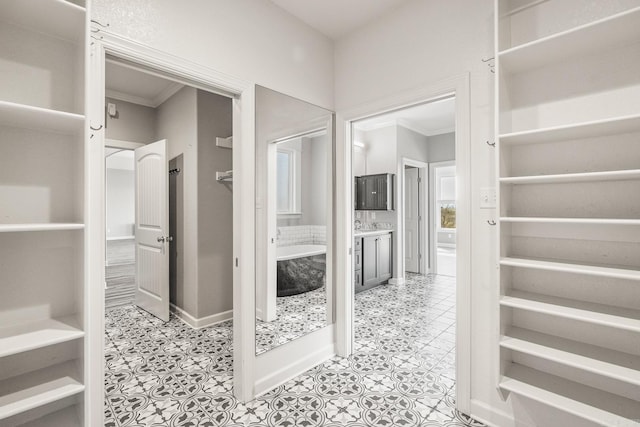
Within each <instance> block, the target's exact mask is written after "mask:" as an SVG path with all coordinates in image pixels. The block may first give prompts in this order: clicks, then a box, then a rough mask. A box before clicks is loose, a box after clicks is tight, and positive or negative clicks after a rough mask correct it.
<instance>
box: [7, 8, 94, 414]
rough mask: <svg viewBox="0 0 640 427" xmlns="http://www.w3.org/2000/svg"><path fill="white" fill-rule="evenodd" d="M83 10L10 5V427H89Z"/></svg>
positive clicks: (8, 106)
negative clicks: (86, 395) (87, 401)
mask: <svg viewBox="0 0 640 427" xmlns="http://www.w3.org/2000/svg"><path fill="white" fill-rule="evenodd" d="M81 4H82V6H78V5H77V4H74V3H70V2H67V1H63V0H55V1H51V0H50V1H29V2H26V1H23V0H5V1H3V2H1V3H0V200H1V201H2V202H1V203H0V272H2V274H1V275H0V425H3V426H5V425H7V426H14V425H22V424H24V425H27V426H69V427H73V426H82V425H84V421H85V405H84V403H85V400H86V399H85V394H86V387H85V386H86V385H87V378H88V377H89V375H88V372H89V369H88V367H87V365H88V364H89V363H88V358H87V357H86V353H85V348H86V347H87V340H88V336H87V334H86V332H87V330H88V326H87V325H88V323H89V322H88V313H87V312H86V310H85V300H86V295H87V293H88V292H89V290H88V287H87V283H86V281H85V254H84V247H85V242H86V240H87V237H86V233H85V221H86V218H85V208H86V207H85V198H86V187H85V167H84V165H85V151H86V141H88V138H86V136H87V135H86V131H87V129H88V123H87V121H86V120H85V110H86V108H85V105H86V102H85V65H86V61H87V58H88V55H87V50H86V48H85V47H86V45H87V38H88V37H87V34H88V31H87V25H88V18H87V11H86V10H85V8H84V7H83V6H84V5H83V3H81ZM25 423H26V424H25Z"/></svg>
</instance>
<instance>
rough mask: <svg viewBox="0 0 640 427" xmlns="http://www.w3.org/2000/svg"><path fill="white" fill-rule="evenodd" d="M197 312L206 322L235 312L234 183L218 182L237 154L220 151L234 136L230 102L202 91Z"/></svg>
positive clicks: (199, 142) (199, 105)
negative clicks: (220, 141)
mask: <svg viewBox="0 0 640 427" xmlns="http://www.w3.org/2000/svg"><path fill="white" fill-rule="evenodd" d="M197 109H198V311H197V317H198V318H200V319H203V318H208V320H205V322H207V323H211V322H216V321H221V320H226V319H231V318H232V310H233V184H232V183H231V182H218V181H216V172H224V171H228V170H230V169H231V167H232V165H231V157H232V154H233V150H232V149H230V148H224V147H218V146H216V137H221V138H226V137H228V136H231V135H232V130H233V129H232V123H233V121H232V113H233V111H232V105H231V99H229V98H227V97H224V96H220V95H216V94H213V93H209V92H204V91H201V90H199V91H198V93H197Z"/></svg>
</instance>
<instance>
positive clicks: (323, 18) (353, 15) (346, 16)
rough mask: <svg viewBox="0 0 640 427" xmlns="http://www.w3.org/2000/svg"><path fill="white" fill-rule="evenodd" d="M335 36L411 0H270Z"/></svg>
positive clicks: (348, 31) (341, 34)
mask: <svg viewBox="0 0 640 427" xmlns="http://www.w3.org/2000/svg"><path fill="white" fill-rule="evenodd" d="M271 1H272V2H273V3H275V4H276V5H277V6H279V7H281V8H282V9H284V10H286V11H287V12H289V13H290V14H292V15H294V16H295V17H297V18H298V19H300V20H301V21H303V22H305V23H306V24H307V25H309V26H311V27H313V28H315V29H316V30H318V31H320V32H321V33H323V34H324V35H326V36H328V37H329V38H331V39H333V40H337V39H339V38H340V37H342V36H344V35H346V34H348V33H350V32H351V31H353V30H355V29H357V28H359V27H361V26H362V25H364V24H366V23H367V22H370V21H372V20H374V19H376V18H378V17H379V16H381V15H383V14H384V13H385V12H389V11H391V10H393V9H395V8H397V7H398V6H400V5H401V4H403V3H406V2H407V1H408V0H271Z"/></svg>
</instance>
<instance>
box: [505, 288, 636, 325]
mask: <svg viewBox="0 0 640 427" xmlns="http://www.w3.org/2000/svg"><path fill="white" fill-rule="evenodd" d="M500 305H501V306H502V307H510V308H515V309H520V310H526V311H532V312H536V313H540V314H547V315H551V316H556V317H562V318H566V319H573V320H578V321H581V322H587V323H593V324H596V325H602V326H606V327H611V328H617V329H624V330H627V331H632V332H640V310H632V309H628V308H622V307H614V306H610V305H604V304H595V303H589V302H583V301H576V300H571V299H566V298H559V297H553V296H548V295H541V294H534V293H530V292H522V291H511V292H510V294H509V295H504V296H502V297H501V298H500Z"/></svg>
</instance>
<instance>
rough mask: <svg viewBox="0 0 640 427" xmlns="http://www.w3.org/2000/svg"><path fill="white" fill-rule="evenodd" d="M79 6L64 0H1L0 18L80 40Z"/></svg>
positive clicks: (81, 11)
mask: <svg viewBox="0 0 640 427" xmlns="http://www.w3.org/2000/svg"><path fill="white" fill-rule="evenodd" d="M85 14H86V10H85V8H83V7H80V6H78V5H75V4H73V3H71V2H68V1H64V0H29V1H25V0H2V1H1V2H0V16H1V17H2V20H6V21H9V22H11V23H14V24H16V25H19V26H22V27H27V28H30V29H32V30H35V31H37V32H39V33H43V34H47V35H49V36H52V37H55V38H60V39H63V40H67V41H70V42H74V43H78V44H80V43H81V42H82V39H83V38H84V31H85Z"/></svg>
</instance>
